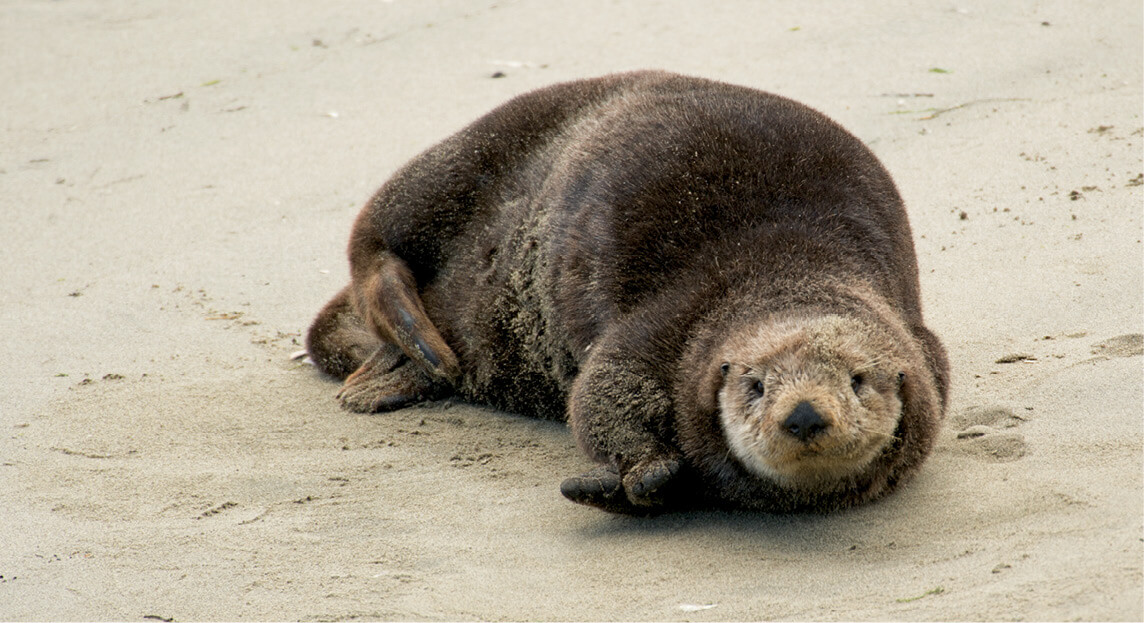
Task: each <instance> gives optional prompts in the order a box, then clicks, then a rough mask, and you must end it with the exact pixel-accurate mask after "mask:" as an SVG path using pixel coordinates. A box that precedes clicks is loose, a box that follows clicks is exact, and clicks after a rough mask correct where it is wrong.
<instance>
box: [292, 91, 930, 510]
mask: <svg viewBox="0 0 1144 623" xmlns="http://www.w3.org/2000/svg"><path fill="white" fill-rule="evenodd" d="M349 256H350V264H351V274H352V280H353V281H352V283H351V285H350V287H348V288H347V289H346V290H344V291H343V292H342V293H340V294H339V295H338V297H335V299H334V300H333V301H331V302H330V304H329V305H327V307H326V309H324V310H323V312H322V313H321V314H319V317H318V318H317V319H316V320H315V323H314V325H313V326H312V328H311V331H310V334H309V336H308V350H309V352H310V353H311V356H312V357H313V358H314V360H315V362H316V363H317V365H318V367H319V368H320V369H322V370H324V371H326V372H328V373H330V374H333V375H335V376H338V377H339V378H345V377H346V376H347V374H349V373H350V372H353V371H354V370H357V372H355V373H354V375H353V376H350V378H349V380H348V381H347V385H346V388H345V389H344V390H343V394H342V395H343V401H344V402H345V403H346V405H347V406H348V407H349V408H353V409H358V410H382V409H387V408H394V407H396V406H400V405H402V404H406V403H408V402H411V401H415V400H419V399H424V398H429V397H435V396H440V395H445V394H449V393H453V394H455V395H458V396H459V397H461V398H463V399H465V400H469V401H474V402H478V403H483V404H488V405H492V406H495V407H498V408H502V409H506V410H510V411H515V412H519V413H524V414H530V415H536V416H540V417H546V418H565V417H567V418H568V420H569V422H570V425H571V426H572V428H573V430H574V432H575V434H576V437H577V440H578V442H579V443H580V445H581V447H583V448H584V449H585V451H587V452H588V453H589V454H590V455H591V456H592V457H594V458H595V459H597V460H598V461H599V462H601V463H602V464H603V466H604V467H603V468H602V470H601V471H599V472H598V473H596V474H592V475H587V476H586V477H581V478H580V479H572V480H570V481H569V482H567V483H566V486H565V493H566V494H567V495H569V497H571V498H573V499H575V500H577V501H580V502H584V503H588V504H593V505H596V506H600V507H603V508H606V509H608V510H616V511H622V512H634V511H638V510H641V509H645V508H670V507H678V506H689V505H694V504H707V503H717V502H730V503H732V504H736V505H740V506H747V507H753V508H761V509H768V510H790V509H796V508H818V509H826V508H835V507H840V506H846V505H850V504H853V503H857V502H861V501H865V500H867V499H873V498H875V497H878V496H880V495H882V494H883V493H886V492H888V491H890V490H892V489H893V488H894V487H895V486H897V485H898V484H899V483H900V482H902V481H904V480H905V479H907V478H908V477H909V476H910V475H912V473H913V472H914V471H915V470H916V469H917V467H918V465H920V463H921V461H922V460H923V459H924V457H925V456H926V454H928V452H929V449H930V447H931V446H932V444H933V440H934V435H935V433H936V431H937V429H938V427H939V425H940V422H941V419H942V414H943V410H944V404H945V399H946V394H947V385H948V380H947V379H948V371H947V364H946V359H945V353H944V351H943V349H942V347H941V345H940V344H939V342H938V341H937V339H936V338H935V337H934V336H933V335H932V334H931V333H930V332H929V331H928V330H927V329H926V328H925V327H924V325H923V322H922V315H921V309H920V304H919V293H918V276H917V265H916V261H915V257H914V250H913V243H912V239H911V234H910V228H909V225H908V222H907V219H906V213H905V210H904V207H903V205H902V202H901V200H900V198H899V196H898V194H897V191H896V189H895V188H894V184H893V182H892V181H891V179H890V177H889V175H888V174H887V173H886V171H885V170H884V169H883V168H882V166H881V165H880V164H879V163H878V161H877V160H876V159H875V158H874V156H873V155H872V154H871V153H870V152H869V150H868V149H866V147H865V146H863V145H862V144H861V142H860V141H858V140H857V139H855V138H854V137H852V136H851V135H850V134H848V133H847V132H846V131H844V130H843V129H841V128H840V127H839V126H837V125H836V124H834V123H833V122H831V121H830V120H828V119H827V118H825V117H824V116H822V115H821V114H819V113H817V112H815V111H813V110H811V109H809V108H807V107H805V106H803V105H801V104H798V103H796V102H793V101H791V100H788V99H785V98H782V97H778V96H775V95H770V94H767V93H763V92H759V91H756V90H752V89H748V88H744V87H738V86H732V85H727V84H722V83H717V82H711V81H707V80H701V79H696V78H690V77H684V76H678V75H674V74H668V73H663V72H636V73H629V74H619V75H612V76H606V77H603V78H599V79H594V80H583V81H578V82H571V83H565V84H559V85H555V86H552V87H548V88H545V89H541V90H538V91H534V92H532V93H528V94H526V95H523V96H520V97H518V98H516V99H513V100H511V101H510V102H508V103H506V104H504V105H503V106H501V107H499V108H497V109H495V110H494V111H492V112H491V113H489V114H488V115H486V116H485V117H483V118H481V119H480V120H478V121H477V122H475V123H474V124H472V125H471V126H469V127H467V128H465V129H464V130H462V131H461V132H459V133H457V134H456V135H454V136H452V137H451V138H449V139H447V140H445V141H444V142H442V143H440V144H438V145H437V146H435V147H433V148H432V149H430V150H428V151H427V152H425V153H423V154H422V155H420V156H418V157H417V158H416V159H414V160H413V161H411V162H410V163H409V164H408V165H406V166H405V167H404V168H402V169H401V170H400V171H398V173H397V174H395V175H394V176H393V178H392V179H390V180H389V182H387V183H386V184H385V185H384V186H383V187H382V188H381V189H380V190H379V191H378V193H377V194H376V195H375V196H374V197H373V199H372V200H371V201H370V202H369V203H368V204H367V205H366V207H365V208H364V209H363V210H362V212H361V214H360V215H359V217H358V219H357V221H356V223H355V224H354V230H353V234H352V237H351V240H350V246H349ZM402 271H405V272H402ZM823 314H841V315H846V316H850V317H858V318H862V319H864V320H863V321H864V322H869V323H871V325H870V326H877V327H879V328H880V329H879V330H882V329H884V330H885V331H886V332H888V334H892V335H894V336H895V338H896V339H897V340H899V341H900V348H898V349H897V351H896V352H895V353H894V357H896V358H897V360H898V361H900V363H901V368H902V370H901V372H902V374H903V378H904V379H905V381H904V384H903V387H902V392H901V394H902V395H901V398H902V403H903V409H902V415H901V421H900V424H899V427H898V431H897V433H896V435H895V440H894V442H893V443H891V444H890V445H888V446H887V448H886V450H885V451H884V453H883V455H882V456H880V457H879V458H878V459H877V460H876V461H875V464H874V465H873V466H872V467H871V468H870V469H868V470H866V471H865V472H863V473H862V475H861V476H860V477H857V479H856V480H855V481H854V482H848V483H846V486H845V487H842V488H841V489H838V488H836V489H830V488H827V490H823V491H814V490H812V491H804V490H788V489H786V488H784V487H783V486H780V485H779V484H777V483H774V482H770V481H768V480H766V479H765V478H759V477H758V476H754V475H751V474H750V473H749V472H748V471H747V470H745V469H744V468H743V467H742V466H741V465H737V464H736V463H735V462H734V461H730V462H728V461H727V460H726V457H727V456H729V452H728V448H727V442H726V441H725V439H724V435H723V432H722V431H721V428H720V424H719V420H718V417H717V412H718V406H717V404H716V402H715V398H714V394H715V392H717V391H718V388H719V386H720V383H721V382H722V379H721V377H720V376H719V374H718V369H719V362H718V361H715V360H713V359H712V356H713V355H712V354H711V353H712V352H714V351H715V350H717V349H718V348H719V347H720V344H722V343H723V342H724V341H725V340H726V339H727V336H728V335H732V334H736V332H739V333H741V332H743V331H747V330H753V329H752V327H755V326H758V325H765V324H766V323H768V322H773V321H774V319H775V318H777V317H784V318H785V317H796V318H797V317H802V316H810V317H813V316H819V315H823ZM371 353H372V354H373V357H372V358H371ZM585 478H587V479H586V480H585ZM597 484H598V485H599V486H598V487H597Z"/></svg>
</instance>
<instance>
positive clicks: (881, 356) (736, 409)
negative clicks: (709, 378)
mask: <svg viewBox="0 0 1144 623" xmlns="http://www.w3.org/2000/svg"><path fill="white" fill-rule="evenodd" d="M894 352H895V349H894V347H893V343H892V341H891V340H890V339H889V336H887V335H886V334H885V332H883V331H880V330H879V329H878V328H877V327H872V326H870V325H868V324H867V323H863V322H861V321H859V320H857V319H854V318H848V317H843V316H837V315H828V316H820V317H814V318H811V319H798V318H795V319H788V320H785V321H779V322H777V323H768V324H766V325H764V326H762V327H761V328H759V329H758V330H756V331H753V332H751V331H748V332H744V333H742V334H740V335H739V336H736V337H734V338H732V339H731V340H728V342H727V343H726V344H725V346H724V349H723V352H722V353H721V359H720V361H716V362H715V365H722V364H724V363H725V364H727V365H726V368H725V369H726V374H725V376H724V380H723V386H722V388H721V389H720V390H719V407H720V419H721V421H722V424H723V430H724V434H725V435H726V437H727V442H728V445H729V446H730V447H731V450H732V452H733V453H734V454H735V456H736V458H738V460H739V461H740V462H741V463H742V464H743V465H744V466H745V467H746V468H747V469H748V470H750V471H751V472H753V473H755V474H756V475H758V476H760V477H763V478H768V479H771V480H773V481H775V482H777V483H778V484H781V485H784V486H789V487H795V488H816V489H830V488H833V487H830V484H831V483H832V482H835V483H837V485H838V486H844V485H845V480H846V479H847V478H848V477H851V476H856V475H858V474H859V473H860V472H861V471H862V470H863V469H864V468H866V467H868V466H869V465H870V463H871V462H872V461H873V460H874V459H875V458H876V457H877V456H878V455H879V454H880V453H881V452H882V450H883V448H885V446H886V445H887V444H888V443H889V442H890V441H891V440H892V439H893V434H894V431H895V429H896V427H897V425H898V421H899V419H900V418H901V411H902V402H901V400H900V398H899V395H898V390H899V384H900V377H899V373H900V372H902V370H901V369H900V368H899V367H898V365H897V364H895V362H894V355H893V353H894ZM856 376H857V377H859V378H860V379H861V382H860V383H859V384H858V386H857V391H855V389H854V387H853V386H852V379H854V378H855V377H856ZM760 380H761V381H762V382H763V388H764V392H763V394H762V395H761V396H760V395H758V393H757V392H756V391H755V389H754V388H755V385H756V382H757V381H760ZM804 401H805V402H807V403H809V404H810V405H811V406H812V407H814V409H815V410H816V411H818V413H819V414H820V415H821V416H822V418H823V420H824V421H825V422H826V424H827V425H828V426H827V428H826V429H825V430H823V431H822V432H821V433H819V434H818V435H815V436H814V437H813V438H811V439H810V440H808V441H807V442H803V441H800V440H798V439H797V438H795V437H794V436H793V435H791V434H789V433H788V432H787V431H786V430H785V429H784V426H783V423H784V422H785V421H786V419H787V418H788V417H789V416H790V414H791V413H792V412H793V411H794V409H795V407H796V406H797V405H798V404H799V403H801V402H804Z"/></svg>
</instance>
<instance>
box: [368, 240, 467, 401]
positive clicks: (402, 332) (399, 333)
mask: <svg viewBox="0 0 1144 623" xmlns="http://www.w3.org/2000/svg"><path fill="white" fill-rule="evenodd" d="M355 281H356V280H355ZM357 287H358V288H360V290H359V292H358V297H359V298H358V300H359V301H360V304H361V305H362V306H363V307H364V309H365V314H364V315H365V317H366V318H368V319H369V322H370V324H372V325H373V327H374V329H375V330H376V331H377V333H378V335H379V336H380V337H381V338H382V339H383V340H385V341H387V342H390V343H392V344H396V345H397V346H398V347H400V348H401V350H402V351H403V352H404V353H405V354H406V355H407V356H408V357H409V358H410V359H412V360H413V361H415V362H417V363H418V364H419V365H420V366H422V367H423V368H424V369H425V371H426V372H429V373H430V374H432V375H433V376H435V377H437V378H439V379H441V380H444V381H447V382H450V383H452V382H454V381H456V379H457V378H458V377H459V376H460V374H461V370H460V365H459V364H458V362H457V355H456V354H454V353H453V350H452V349H451V348H449V345H448V344H446V343H445V339H444V338H443V337H441V333H440V332H439V331H438V330H437V327H436V325H434V324H433V321H432V320H430V319H429V316H428V314H426V313H425V306H424V305H423V304H422V302H421V296H420V295H419V294H418V293H417V284H416V282H415V280H414V278H413V273H412V272H411V271H410V270H409V267H408V266H407V265H406V264H405V262H404V261H402V260H401V259H400V258H398V257H397V256H395V255H393V254H391V253H383V254H381V257H379V258H378V260H377V262H376V263H375V264H374V266H373V271H372V274H370V275H369V276H368V277H366V278H365V279H362V280H361V282H360V283H358V284H357Z"/></svg>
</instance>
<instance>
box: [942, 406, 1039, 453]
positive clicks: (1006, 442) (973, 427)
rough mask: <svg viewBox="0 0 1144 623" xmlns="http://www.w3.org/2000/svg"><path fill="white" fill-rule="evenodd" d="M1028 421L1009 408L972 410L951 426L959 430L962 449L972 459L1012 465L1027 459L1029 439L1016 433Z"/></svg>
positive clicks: (959, 442) (954, 419)
mask: <svg viewBox="0 0 1144 623" xmlns="http://www.w3.org/2000/svg"><path fill="white" fill-rule="evenodd" d="M1024 421H1025V419H1024V418H1022V417H1021V416H1019V415H1016V414H1015V413H1013V411H1012V410H1010V409H1009V408H1008V407H1000V406H991V407H969V408H968V409H966V410H965V411H963V412H961V413H959V414H958V415H955V416H954V417H953V418H951V420H950V424H951V425H952V426H953V428H954V429H955V430H957V445H958V447H959V448H960V449H961V450H962V451H963V452H965V453H966V454H969V455H971V456H974V457H977V458H978V459H980V460H983V461H990V462H993V463H1008V462H1010V461H1016V460H1017V459H1020V458H1021V457H1023V456H1025V453H1026V451H1027V449H1028V444H1027V443H1026V442H1025V436H1024V435H1022V434H1021V433H1019V432H1017V431H1016V430H1013V429H1015V428H1017V427H1018V426H1020V425H1021V424H1022V423H1023V422H1024Z"/></svg>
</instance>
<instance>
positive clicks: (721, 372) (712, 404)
mask: <svg viewBox="0 0 1144 623" xmlns="http://www.w3.org/2000/svg"><path fill="white" fill-rule="evenodd" d="M730 369H731V365H730V364H728V363H727V362H723V363H722V364H721V365H719V366H710V367H708V369H707V371H706V372H705V373H704V374H703V378H702V379H701V380H700V381H699V386H698V388H697V390H698V393H699V395H697V396H696V397H695V403H696V404H695V406H697V407H699V412H700V413H714V412H715V411H717V410H718V409H719V389H720V388H722V387H723V377H725V376H727V372H728V371H729V370H730Z"/></svg>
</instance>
